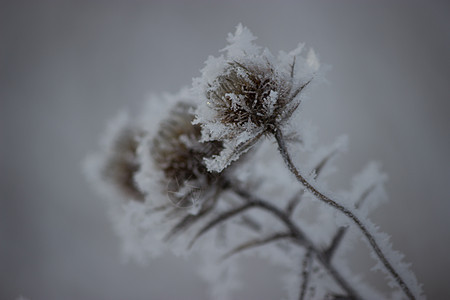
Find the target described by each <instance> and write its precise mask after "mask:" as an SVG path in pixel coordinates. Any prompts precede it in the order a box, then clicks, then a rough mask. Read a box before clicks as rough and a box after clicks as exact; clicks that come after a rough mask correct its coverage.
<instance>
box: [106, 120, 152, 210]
mask: <svg viewBox="0 0 450 300" xmlns="http://www.w3.org/2000/svg"><path fill="white" fill-rule="evenodd" d="M140 134H141V132H139V130H138V129H137V128H134V127H131V126H128V127H124V128H122V130H121V131H120V132H119V134H118V135H117V136H116V138H115V140H114V142H113V144H112V145H111V149H110V155H109V157H108V158H107V159H106V161H105V164H104V166H103V169H102V170H101V175H102V177H103V179H104V180H105V181H107V182H110V183H112V184H113V185H114V186H116V187H117V188H118V189H119V191H120V192H122V194H124V196H126V197H127V198H130V199H134V200H137V201H144V198H145V195H144V194H143V193H142V192H141V191H140V190H139V189H138V187H137V185H136V183H135V180H134V175H135V173H136V172H137V171H138V170H139V163H138V161H137V157H136V150H137V147H138V141H137V138H138V136H139V135H140Z"/></svg>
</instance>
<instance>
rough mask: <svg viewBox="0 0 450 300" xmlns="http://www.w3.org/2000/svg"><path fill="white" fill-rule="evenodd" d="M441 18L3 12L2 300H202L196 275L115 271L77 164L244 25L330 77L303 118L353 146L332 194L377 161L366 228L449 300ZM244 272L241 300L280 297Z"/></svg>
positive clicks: (279, 6) (179, 267)
mask: <svg viewBox="0 0 450 300" xmlns="http://www.w3.org/2000/svg"><path fill="white" fill-rule="evenodd" d="M449 13H450V6H449V4H448V2H446V1H331V0H330V1H215V2H207V1H4V0H3V1H0V113H1V118H0V122H1V123H0V138H1V140H0V299H15V298H16V297H18V296H19V295H24V296H26V297H28V298H30V299H32V300H40V299H42V300H44V299H207V298H208V294H207V290H206V289H207V286H206V284H205V283H203V282H202V281H201V280H200V279H199V278H198V277H197V276H196V275H195V271H194V269H195V259H193V260H190V261H182V260H179V259H174V258H173V257H170V256H166V257H163V258H160V259H157V260H155V261H153V262H152V263H150V264H149V266H147V267H141V266H137V265H135V264H133V263H131V264H123V263H122V262H121V260H120V251H119V240H118V238H117V237H116V236H115V235H114V233H113V231H112V227H111V226H110V224H109V221H108V218H107V215H106V212H105V205H104V203H102V201H100V200H99V197H98V196H97V195H96V194H95V193H94V192H93V191H92V190H91V188H90V186H89V184H88V183H87V182H86V180H85V178H84V177H83V175H82V172H81V161H82V160H83V158H84V157H85V156H86V154H88V153H90V152H92V151H95V150H96V149H97V145H98V138H99V136H100V135H101V133H102V132H103V129H104V126H105V124H106V121H107V120H108V119H109V118H110V117H111V116H113V115H114V114H116V112H117V111H118V110H119V109H121V108H123V107H131V108H134V109H136V108H138V107H139V105H140V104H141V103H142V101H143V100H144V99H145V98H146V97H147V95H148V93H150V92H164V91H169V92H176V91H177V90H178V89H179V87H181V86H182V85H188V84H190V82H191V78H192V77H193V76H198V75H199V71H198V70H199V69H200V68H201V67H202V66H203V62H204V60H205V59H206V58H207V56H208V55H211V54H213V55H216V54H217V50H218V49H221V48H223V47H224V46H225V38H226V34H227V33H228V32H230V31H234V27H235V26H236V25H237V24H238V23H239V22H242V23H243V24H244V25H246V26H248V27H249V28H250V29H251V30H252V31H253V32H254V34H255V35H256V36H258V37H259V39H258V43H259V44H261V45H264V46H267V47H269V48H270V49H271V50H272V51H274V52H276V51H278V50H290V49H292V48H294V47H295V46H296V45H297V43H298V42H299V41H302V42H306V43H307V45H308V46H312V47H314V49H315V50H316V52H317V53H318V55H319V57H320V59H321V61H322V62H324V63H326V64H329V65H331V66H332V69H331V71H330V72H328V74H327V79H328V80H329V84H327V85H323V86H322V87H321V88H319V89H317V90H316V91H314V92H313V93H312V94H311V96H312V99H311V101H309V102H308V103H306V104H305V106H304V110H303V114H304V116H305V117H306V118H308V119H310V120H313V122H314V124H316V125H317V126H318V127H319V128H320V131H319V133H320V137H321V141H322V142H331V141H332V138H333V137H334V136H336V135H340V134H343V133H347V134H348V135H349V136H350V150H349V152H348V153H347V155H345V156H344V157H342V158H341V159H340V161H339V170H340V173H339V174H341V175H340V176H338V178H337V179H336V181H335V182H334V184H335V185H336V186H339V185H345V184H348V178H350V176H351V174H353V173H354V172H356V171H358V170H359V169H360V168H361V167H362V166H363V165H364V164H365V162H366V161H368V160H371V159H376V160H379V161H381V162H382V164H383V167H384V170H385V171H386V172H387V173H388V174H389V176H390V180H389V182H388V185H387V188H388V192H389V194H390V197H391V202H390V203H389V204H386V205H384V206H383V207H382V208H380V209H378V210H377V211H376V212H375V214H374V215H373V220H374V221H375V222H376V223H378V224H380V225H381V228H382V230H383V231H385V232H388V233H390V234H391V235H392V240H393V242H394V248H396V249H398V250H400V251H402V252H403V253H405V255H406V260H407V261H410V262H413V270H414V271H415V272H416V274H417V276H418V278H419V280H420V281H421V282H422V283H424V288H425V291H426V292H427V294H428V297H429V299H449V298H450V286H449V285H448V273H449V271H448V270H449V269H450V256H449V255H448V253H449V250H450V243H449V237H450V232H449V224H450V222H449V217H450V201H449V200H450V197H449V196H450V188H449V185H450V164H449V159H448V157H447V155H449V154H450V138H449V132H448V131H449V128H450V126H449V125H450V118H449V112H450V109H449V104H448V101H449V96H450V85H449V83H450V57H449V53H450V14H449ZM364 251H365V250H364ZM250 265H251V266H252V269H247V270H245V271H244V274H245V275H246V277H247V281H246V284H247V287H246V288H245V289H244V291H242V292H240V293H239V294H237V295H236V297H237V298H239V299H277V298H280V297H281V296H282V295H284V293H283V291H282V288H281V286H282V284H281V283H280V279H279V278H280V274H282V270H278V269H273V268H272V267H271V266H268V265H267V264H266V263H265V262H264V261H257V260H255V262H253V263H251V264H250ZM255 274H262V275H258V276H255ZM256 287H258V288H256Z"/></svg>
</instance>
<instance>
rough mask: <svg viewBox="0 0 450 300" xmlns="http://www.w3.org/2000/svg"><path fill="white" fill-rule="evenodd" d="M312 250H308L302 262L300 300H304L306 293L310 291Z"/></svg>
mask: <svg viewBox="0 0 450 300" xmlns="http://www.w3.org/2000/svg"><path fill="white" fill-rule="evenodd" d="M312 254H313V252H312V249H311V248H308V249H307V250H306V253H305V257H304V258H303V262H302V286H301V287H300V296H299V299H300V300H303V299H305V296H306V291H307V289H308V281H309V275H310V274H311V265H312V259H313V257H312Z"/></svg>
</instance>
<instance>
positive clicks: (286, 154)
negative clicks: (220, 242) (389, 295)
mask: <svg viewBox="0 0 450 300" xmlns="http://www.w3.org/2000/svg"><path fill="white" fill-rule="evenodd" d="M274 135H275V139H276V141H277V143H278V150H279V151H280V154H281V156H282V157H283V160H284V162H285V163H286V166H287V168H288V169H289V171H290V172H291V173H292V174H294V176H295V177H296V178H297V180H298V181H299V182H300V183H301V184H302V185H303V186H304V187H305V188H306V189H307V190H308V191H309V192H310V193H311V194H313V195H314V196H315V197H316V198H317V199H319V200H320V201H322V202H324V203H326V204H328V205H330V206H331V207H333V208H335V209H337V210H339V211H340V212H342V213H343V214H344V215H346V216H347V217H349V218H350V219H351V220H352V221H353V222H354V223H355V224H356V226H358V227H359V229H360V230H361V231H362V233H363V234H364V236H365V237H366V238H367V240H368V241H369V244H370V245H371V247H372V249H373V250H374V252H375V254H376V255H377V256H378V258H379V259H380V261H381V263H382V264H383V265H384V266H385V268H386V269H387V270H388V272H389V273H390V274H391V275H392V277H393V278H394V279H395V281H396V282H397V283H398V285H399V286H400V288H401V289H402V290H403V292H404V293H405V295H406V296H407V297H408V298H409V299H415V297H414V295H413V294H412V292H411V290H410V288H409V287H408V286H407V285H406V283H405V282H404V280H403V279H402V278H401V277H400V275H399V274H398V272H397V271H396V270H395V269H394V267H393V266H392V265H391V263H390V262H389V261H388V260H387V258H386V256H385V255H384V253H383V252H382V251H381V249H380V247H379V246H378V243H377V241H376V240H375V238H374V236H373V235H372V234H371V233H370V232H369V230H368V229H367V228H366V226H365V225H364V224H363V223H362V222H361V220H360V219H359V218H358V217H357V216H355V214H354V213H353V212H352V211H351V210H349V209H348V208H346V207H345V206H343V205H342V204H339V203H337V202H336V201H334V200H333V199H331V198H329V197H327V196H326V195H324V194H323V193H321V192H320V191H319V190H317V189H316V188H315V187H314V186H312V185H311V184H310V183H309V182H308V181H307V180H306V179H305V178H304V177H303V176H302V175H301V174H300V172H299V171H298V169H297V167H296V166H295V165H294V163H293V162H292V159H291V156H290V155H289V152H288V150H287V147H286V143H285V142H284V138H283V133H282V132H281V130H280V129H279V128H278V129H275V132H274Z"/></svg>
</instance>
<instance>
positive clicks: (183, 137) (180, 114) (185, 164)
mask: <svg viewBox="0 0 450 300" xmlns="http://www.w3.org/2000/svg"><path fill="white" fill-rule="evenodd" d="M193 109H194V107H193V106H192V105H191V104H188V103H185V102H180V103H178V104H176V106H175V107H174V108H173V109H172V111H171V112H170V114H169V117H168V118H167V119H166V120H164V121H162V122H161V123H160V127H159V131H158V132H157V134H156V136H155V137H154V138H153V140H152V142H151V145H150V154H151V156H152V158H153V160H154V163H155V166H156V167H157V168H158V169H160V170H161V171H162V173H163V174H164V179H163V182H164V183H165V184H167V192H168V195H169V197H170V199H171V200H172V201H174V203H176V204H177V205H179V206H187V205H191V204H192V202H193V200H194V199H193V197H197V196H198V195H197V194H198V193H199V192H201V191H203V190H205V189H207V188H208V186H210V185H211V184H212V183H213V182H214V181H216V180H217V178H218V174H217V173H210V172H208V171H207V169H206V165H205V161H204V159H205V158H210V157H212V156H213V155H217V154H219V153H220V152H221V151H222V149H223V146H222V142H219V141H213V142H205V143H202V142H200V137H201V130H200V126H198V125H193V124H192V120H193V119H194V115H193V114H192V112H191V111H192V110H193Z"/></svg>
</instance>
